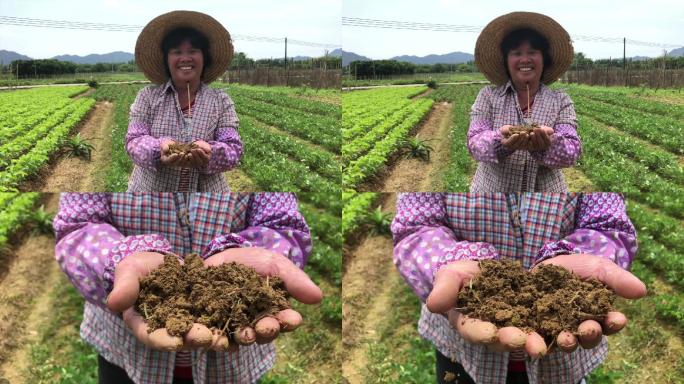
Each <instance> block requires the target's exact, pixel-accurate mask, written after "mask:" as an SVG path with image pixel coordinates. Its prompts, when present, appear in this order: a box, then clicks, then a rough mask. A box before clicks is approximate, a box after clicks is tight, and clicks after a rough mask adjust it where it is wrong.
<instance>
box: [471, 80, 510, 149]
mask: <svg viewBox="0 0 684 384" xmlns="http://www.w3.org/2000/svg"><path fill="white" fill-rule="evenodd" d="M491 97H492V88H491V87H484V88H482V90H480V93H479V94H478V95H477V99H475V103H474V104H473V106H472V108H471V111H470V126H469V127H468V151H469V152H470V154H471V156H473V159H475V160H477V161H480V162H485V163H498V162H500V161H502V160H504V159H505V158H506V157H508V156H509V155H510V154H512V153H513V152H514V151H511V150H509V149H507V148H506V147H504V146H503V144H502V143H501V139H502V138H503V137H502V135H501V132H499V130H498V129H495V127H494V126H493V119H492V100H491Z"/></svg>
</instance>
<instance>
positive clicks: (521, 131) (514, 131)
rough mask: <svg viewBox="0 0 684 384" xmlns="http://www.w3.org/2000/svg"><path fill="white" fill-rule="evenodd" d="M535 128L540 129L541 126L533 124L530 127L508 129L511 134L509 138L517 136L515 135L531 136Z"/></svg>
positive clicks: (518, 126)
mask: <svg viewBox="0 0 684 384" xmlns="http://www.w3.org/2000/svg"><path fill="white" fill-rule="evenodd" d="M535 128H539V124H537V123H532V124H529V125H528V124H525V125H514V126H512V127H510V128H509V129H508V131H509V132H510V134H509V135H508V136H509V137H510V136H513V135H515V134H518V135H520V134H525V135H528V136H529V134H530V133H532V131H534V129H535Z"/></svg>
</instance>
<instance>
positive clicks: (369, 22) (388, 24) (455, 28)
mask: <svg viewBox="0 0 684 384" xmlns="http://www.w3.org/2000/svg"><path fill="white" fill-rule="evenodd" d="M342 25H343V26H350V27H365V28H386V29H404V30H412V31H433V32H470V33H480V32H481V31H482V29H484V26H475V25H453V24H434V23H416V22H411V21H399V20H377V19H363V18H358V17H342ZM570 38H572V40H573V41H587V42H599V43H620V44H622V42H623V40H622V38H614V37H601V36H588V35H570ZM627 43H629V44H631V45H640V46H646V47H658V48H679V47H681V46H682V45H681V44H680V45H675V44H663V43H653V42H646V41H638V40H631V39H627Z"/></svg>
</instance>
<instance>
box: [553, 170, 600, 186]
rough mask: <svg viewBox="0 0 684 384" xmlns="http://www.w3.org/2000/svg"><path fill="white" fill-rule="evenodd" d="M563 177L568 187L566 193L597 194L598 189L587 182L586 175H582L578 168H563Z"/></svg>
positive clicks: (589, 181)
mask: <svg viewBox="0 0 684 384" xmlns="http://www.w3.org/2000/svg"><path fill="white" fill-rule="evenodd" d="M561 171H562V172H563V177H564V178H565V183H566V184H567V185H568V191H570V192H599V190H598V188H596V186H595V185H594V183H592V182H591V180H589V178H588V177H587V175H585V174H584V172H582V171H581V170H580V169H579V168H577V167H576V166H575V167H570V168H563V169H562V170H561Z"/></svg>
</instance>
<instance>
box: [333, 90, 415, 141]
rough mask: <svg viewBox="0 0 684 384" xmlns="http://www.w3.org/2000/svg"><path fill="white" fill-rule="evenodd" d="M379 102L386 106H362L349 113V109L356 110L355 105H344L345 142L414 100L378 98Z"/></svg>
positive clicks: (343, 131)
mask: <svg viewBox="0 0 684 384" xmlns="http://www.w3.org/2000/svg"><path fill="white" fill-rule="evenodd" d="M355 93H356V92H355ZM377 102H378V103H379V104H380V105H381V106H384V108H377V107H378V105H375V106H374V107H373V108H369V107H363V106H360V107H358V109H356V110H355V112H357V113H353V112H348V113H347V111H354V110H353V107H352V106H347V105H346V104H345V105H344V111H345V113H344V114H343V117H342V138H343V139H344V141H345V143H346V142H348V141H350V140H353V139H354V138H356V137H359V136H362V135H363V134H364V133H366V132H367V131H368V130H369V129H371V128H373V127H374V126H376V125H378V124H380V123H381V122H383V121H384V120H385V119H387V118H389V117H390V116H393V115H395V114H396V113H397V112H400V111H402V110H403V109H405V108H406V107H408V106H409V105H411V102H412V100H410V99H401V98H398V99H393V98H386V99H381V100H377Z"/></svg>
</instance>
